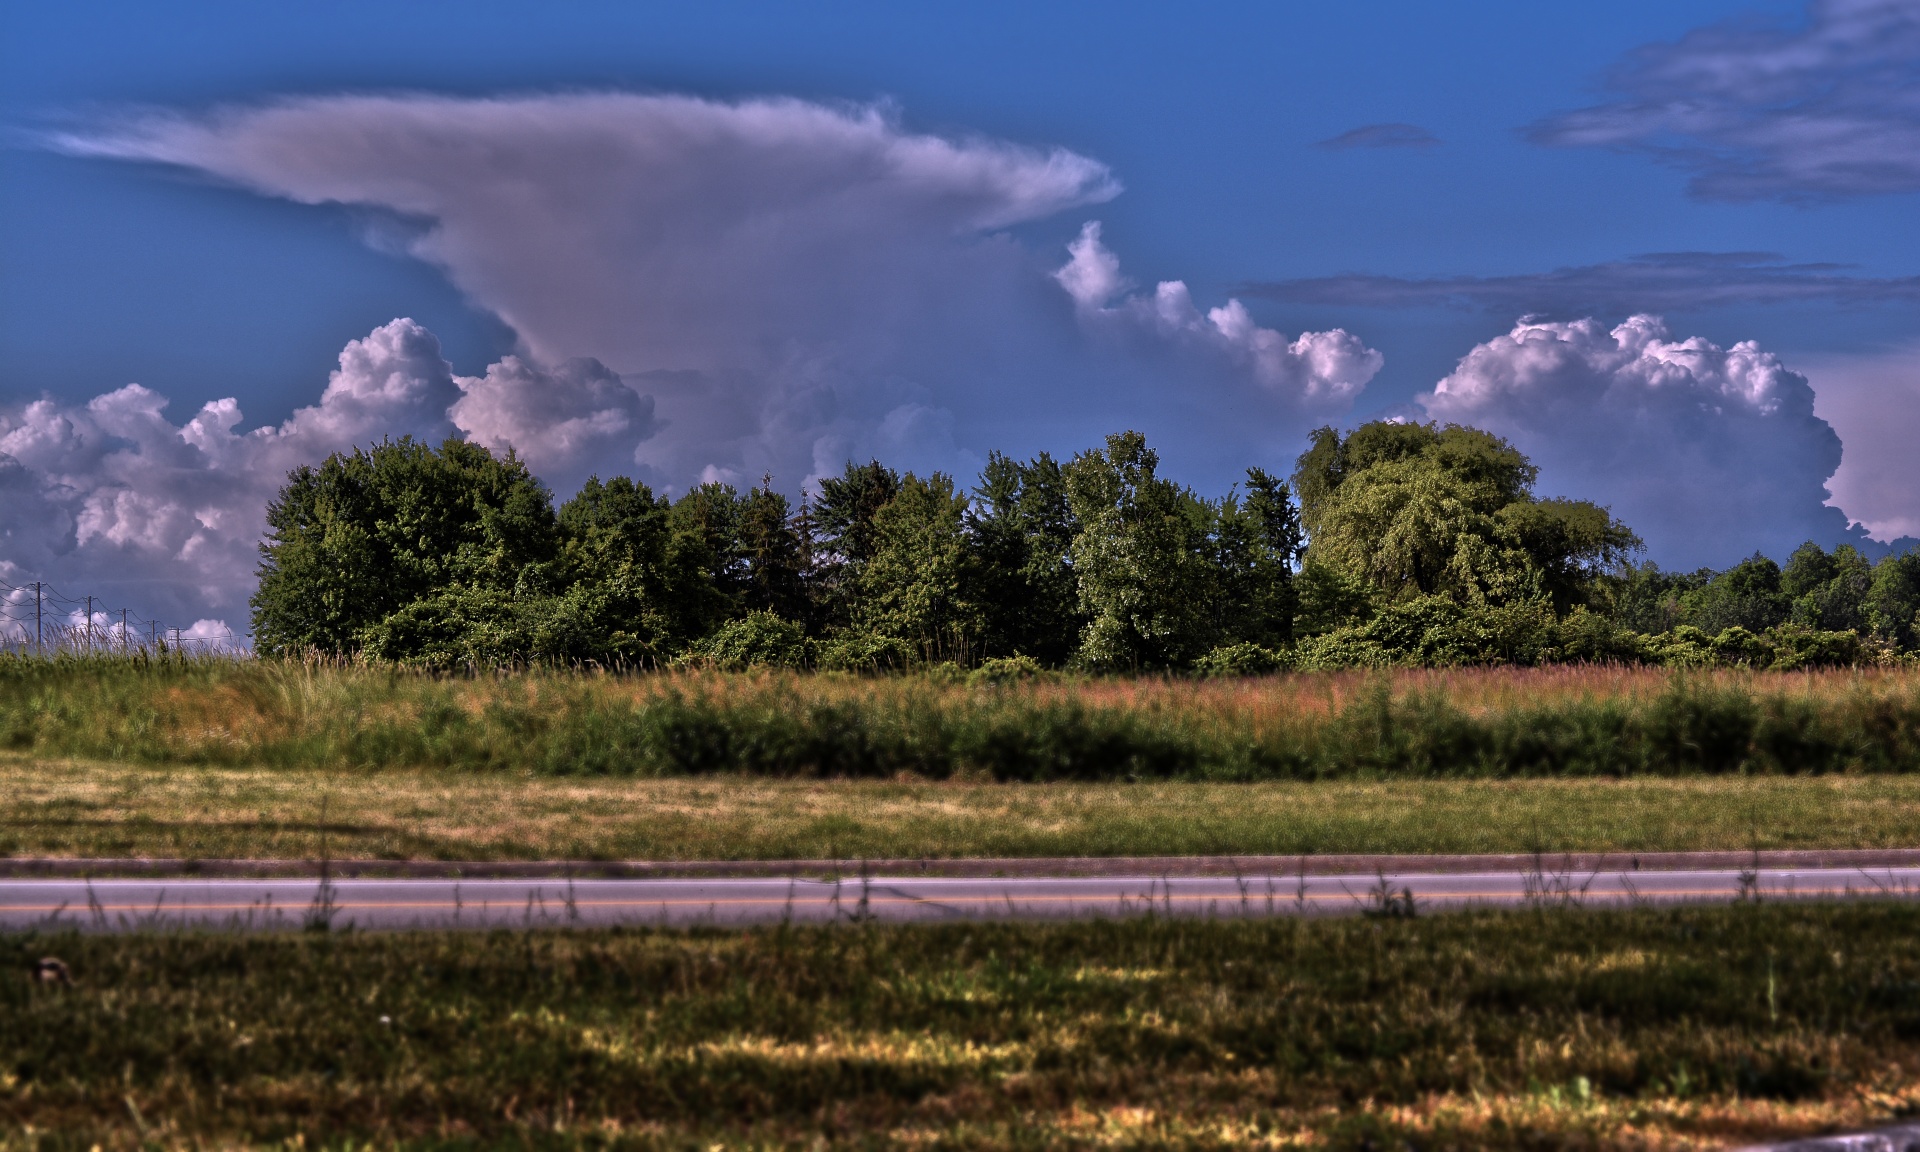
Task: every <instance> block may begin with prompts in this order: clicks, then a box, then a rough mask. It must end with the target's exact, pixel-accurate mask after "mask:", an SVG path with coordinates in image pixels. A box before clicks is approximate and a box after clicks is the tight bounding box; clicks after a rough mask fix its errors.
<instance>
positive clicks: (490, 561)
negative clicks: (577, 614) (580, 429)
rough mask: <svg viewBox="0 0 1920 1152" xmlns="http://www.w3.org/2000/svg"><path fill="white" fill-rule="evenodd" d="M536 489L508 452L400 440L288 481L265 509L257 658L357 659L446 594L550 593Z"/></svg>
mask: <svg viewBox="0 0 1920 1152" xmlns="http://www.w3.org/2000/svg"><path fill="white" fill-rule="evenodd" d="M556 538H557V526H556V524H555V520H554V515H553V506H552V503H551V501H550V500H549V498H548V496H547V492H546V489H545V488H543V487H542V486H541V485H540V482H539V481H538V480H536V479H534V477H533V475H532V474H531V473H529V472H528V471H527V469H526V466H525V465H524V464H523V463H521V461H520V460H519V459H518V458H517V457H515V456H514V455H513V453H512V452H508V453H507V454H506V455H505V456H504V457H495V456H494V455H493V454H492V453H490V452H488V451H487V450H486V449H485V448H483V447H481V446H479V445H477V444H469V443H466V442H465V441H461V440H448V441H447V442H446V443H444V444H442V445H441V446H440V448H439V449H437V450H436V449H433V448H430V447H428V446H427V445H424V444H419V443H415V442H414V441H412V440H410V439H402V440H399V441H397V442H385V443H382V444H379V445H377V446H375V447H373V448H370V449H356V450H355V451H353V452H352V453H349V454H338V453H336V454H335V455H333V456H330V457H328V458H327V460H326V461H325V462H323V463H322V464H321V465H320V466H319V467H317V468H313V467H301V468H298V469H295V470H294V472H293V473H292V474H291V475H289V476H288V478H287V483H286V485H285V487H283V488H282V489H281V491H280V493H279V495H278V496H277V497H276V498H275V499H274V500H273V501H272V502H271V503H270V504H268V506H267V536H266V539H265V540H264V541H263V543H262V544H261V547H260V552H261V563H260V569H259V573H260V586H259V590H258V591H257V592H256V593H255V594H254V596H253V600H252V606H253V634H254V641H255V643H256V644H258V645H259V647H260V649H261V650H262V651H263V652H269V653H288V652H300V651H305V650H309V649H312V650H316V651H320V652H326V653H345V652H352V651H357V650H358V649H359V648H360V647H361V644H362V639H361V633H362V632H363V630H365V629H367V628H369V627H371V626H373V625H375V624H377V623H379V622H380V621H382V620H384V619H386V618H387V617H388V616H389V615H391V614H393V613H394V612H397V611H399V610H401V609H402V608H405V607H407V606H408V605H410V604H413V603H414V602H416V601H419V600H422V599H425V598H428V597H431V596H433V595H435V594H436V593H438V592H441V591H443V590H445V589H448V588H453V587H459V588H466V589H471V590H482V591H485V592H488V593H490V594H494V595H496V596H513V597H518V598H523V599H524V598H529V597H535V596H540V595H545V594H549V593H552V592H554V591H556V590H557V589H556V585H557V583H558V580H559V576H558V573H557V572H556V571H555V569H554V565H553V561H554V559H555V554H556V551H557V549H556V547H555V544H556Z"/></svg>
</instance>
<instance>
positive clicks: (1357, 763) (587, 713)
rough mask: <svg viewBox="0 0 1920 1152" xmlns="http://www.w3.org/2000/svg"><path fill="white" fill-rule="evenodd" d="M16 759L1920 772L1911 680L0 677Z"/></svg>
mask: <svg viewBox="0 0 1920 1152" xmlns="http://www.w3.org/2000/svg"><path fill="white" fill-rule="evenodd" d="M0 748H4V749H11V750H14V751H16V752H21V753H28V754H33V755H39V756H75V757H89V758H98V759H114V760H123V761H131V762H141V763H154V764H209V765H260V766H283V767H289V768H292V767H353V768H382V767H403V766H404V767H441V768H455V769H465V770H474V771H518V772H534V773H542V774H570V773H595V774H632V775H643V776H674V775H700V774H708V773H723V772H724V773H749V774H763V775H769V776H784V777H816V778H818V777H887V776H894V775H900V774H908V775H912V776H917V777H923V778H929V779H946V778H954V777H964V778H975V779H994V780H1067V779H1089V780H1090V779H1128V778H1193V779H1214V780H1251V779H1324V778H1363V779H1364V778H1385V777H1408V776H1410V777H1486V778H1497V777H1528V776H1590V777H1604V776H1634V775H1696V774H1706V775H1711V774H1726V773H1830V772H1869V773H1894V772H1911V771H1915V770H1920V675H1916V674H1914V673H1911V672H1896V671H1837V672H1811V673H1785V674H1782V673H1759V674H1756V673H1739V672H1692V673H1682V672H1667V671H1659V670H1644V669H1634V670H1629V669H1621V668H1549V669H1517V670H1514V669H1509V670H1473V671H1403V672H1393V673H1373V674H1363V673H1330V674H1300V675H1286V676H1279V677H1273V678H1268V679H1261V680H1247V681H1198V680H1184V679H1131V680H1075V679H1062V680H1052V681H1043V682H1028V683H1016V684H1010V685H990V684H977V685H969V684H967V683H964V682H954V681H949V680H942V679H938V678H934V677H925V676H911V677H899V678H890V679H863V678H857V677H843V676H836V675H828V674H821V675H807V674H795V673H749V674H721V673H658V674H650V675H635V676H611V675H592V674H574V673H565V672H524V673H517V674H511V675H498V676H489V677H482V678H473V679H461V678H434V677H430V676H427V675H423V674H417V673H407V672H401V671H396V670H387V669H377V668H366V667H330V666H324V665H303V664H297V663H277V662H257V661H239V660H194V661H176V662H165V663H145V664H141V663H130V662H127V661H118V660H110V659H93V660H87V659H72V660H62V661H54V662H47V661H13V662H7V661H0Z"/></svg>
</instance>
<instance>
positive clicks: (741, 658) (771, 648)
mask: <svg viewBox="0 0 1920 1152" xmlns="http://www.w3.org/2000/svg"><path fill="white" fill-rule="evenodd" d="M692 655H693V656H694V657H695V658H697V659H699V660H703V661H705V662H707V663H709V664H712V665H713V666H714V667H716V668H719V669H722V670H723V671H728V672H739V671H743V670H745V669H748V668H804V667H806V666H807V665H809V664H811V663H812V660H811V659H810V656H811V646H810V644H809V642H808V640H807V633H806V630H805V629H804V628H802V627H801V626H800V625H799V624H796V623H795V622H793V621H791V620H788V619H785V618H783V617H780V616H776V615H774V614H773V613H771V612H749V613H747V614H746V615H745V616H742V617H741V618H740V619H738V620H729V621H727V622H726V623H725V624H722V625H721V626H720V628H719V630H718V631H716V632H715V633H714V634H713V635H711V636H709V637H707V638H706V639H704V640H702V641H700V642H699V643H698V644H695V645H694V646H693V650H692Z"/></svg>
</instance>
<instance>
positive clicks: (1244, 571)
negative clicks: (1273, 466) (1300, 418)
mask: <svg viewBox="0 0 1920 1152" xmlns="http://www.w3.org/2000/svg"><path fill="white" fill-rule="evenodd" d="M1212 512H1213V524H1212V527H1211V530H1210V531H1209V533H1208V536H1209V537H1210V540H1211V544H1212V548H1211V552H1212V556H1211V559H1212V561H1213V567H1214V580H1213V585H1214V586H1213V589H1212V597H1211V604H1212V608H1213V627H1214V631H1215V633H1216V635H1217V637H1218V638H1219V639H1220V640H1222V641H1237V642H1241V643H1251V644H1256V645H1260V646H1262V647H1265V648H1280V647H1284V646H1285V645H1288V644H1291V643H1292V642H1293V618H1294V615H1295V613H1296V611H1297V610H1298V606H1299V605H1298V596H1297V595H1296V593H1295V591H1294V587H1293V566H1294V563H1295V561H1296V560H1297V559H1298V557H1299V555H1300V551H1301V548H1302V546H1303V544H1304V539H1303V536H1302V534H1301V530H1300V516H1299V513H1298V511H1297V510H1296V509H1295V508H1294V504H1293V498H1292V496H1291V494H1290V493H1289V492H1288V490H1287V485H1286V484H1285V483H1284V482H1283V481H1281V480H1278V479H1276V478H1275V477H1273V476H1271V475H1269V474H1268V473H1267V472H1266V471H1265V470H1264V469H1260V468H1249V469H1247V494H1246V497H1245V498H1244V499H1241V498H1239V497H1237V496H1235V495H1233V494H1231V493H1230V494H1228V496H1227V497H1226V498H1225V499H1223V500H1221V501H1220V502H1219V503H1218V504H1216V505H1213V506H1212Z"/></svg>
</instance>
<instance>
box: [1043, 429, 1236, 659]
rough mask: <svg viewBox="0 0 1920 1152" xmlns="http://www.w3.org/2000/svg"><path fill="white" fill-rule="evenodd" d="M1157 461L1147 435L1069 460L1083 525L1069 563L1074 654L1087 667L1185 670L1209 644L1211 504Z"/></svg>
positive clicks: (1120, 438)
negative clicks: (1080, 617)
mask: <svg viewBox="0 0 1920 1152" xmlns="http://www.w3.org/2000/svg"><path fill="white" fill-rule="evenodd" d="M1159 464H1160V458H1159V455H1158V454H1157V453H1155V452H1154V451H1153V449H1151V448H1148V447H1147V442H1146V438H1145V437H1143V436H1141V435H1140V434H1139V433H1137V432H1125V433H1121V434H1119V435H1115V436H1109V437H1107V446H1106V447H1105V448H1104V449H1095V450H1093V451H1090V452H1083V453H1081V454H1080V455H1078V456H1076V457H1074V459H1073V463H1072V464H1070V465H1068V466H1067V470H1066V480H1067V498H1068V500H1069V501H1071V502H1072V505H1073V514H1074V518H1075V519H1076V520H1077V521H1078V522H1079V525H1080V532H1079V535H1077V536H1075V537H1074V540H1073V569H1074V573H1075V575H1076V576H1077V577H1078V579H1079V584H1080V609H1081V611H1082V612H1083V613H1084V614H1085V615H1086V616H1087V625H1086V628H1085V629H1084V630H1083V631H1082V633H1081V640H1080V651H1079V654H1078V659H1079V660H1080V662H1082V663H1083V664H1085V665H1086V666H1087V667H1090V668H1103V669H1115V670H1136V669H1142V668H1163V667H1169V666H1171V667H1183V666H1186V665H1188V664H1191V663H1192V662H1193V660H1194V658H1195V657H1197V656H1199V655H1200V654H1201V653H1203V652H1206V651H1207V650H1208V649H1210V648H1212V647H1213V643H1212V641H1213V638H1214V635H1215V629H1214V627H1213V621H1212V620H1211V619H1210V618H1209V613H1208V611H1207V608H1208V602H1209V600H1210V599H1211V596H1210V595H1209V593H1210V591H1211V588H1210V585H1211V584H1212V583H1213V579H1212V578H1213V575H1214V574H1213V572H1212V571H1210V570H1209V569H1210V565H1208V563H1207V556H1206V553H1207V551H1208V550H1209V547H1210V543H1211V542H1210V541H1209V540H1208V528H1209V527H1210V521H1211V519H1212V515H1211V513H1212V510H1211V509H1209V508H1208V507H1207V506H1206V505H1205V504H1204V503H1203V502H1202V501H1201V500H1200V499H1199V498H1198V497H1196V496H1194V495H1193V493H1191V492H1189V491H1188V490H1186V489H1185V488H1181V487H1179V486H1178V485H1176V484H1174V483H1173V482H1172V481H1170V480H1165V479H1162V478H1161V477H1160V476H1159V475H1158V473H1157V470H1158V468H1159Z"/></svg>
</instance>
